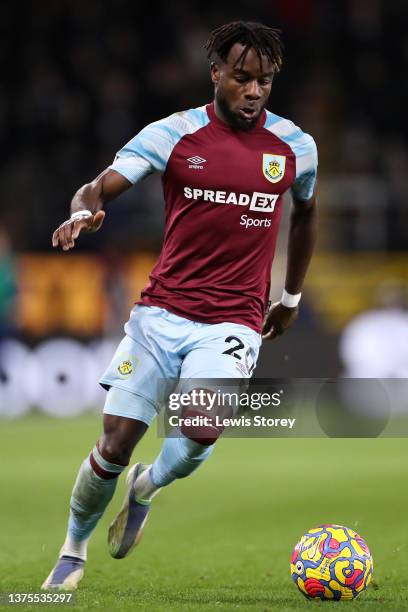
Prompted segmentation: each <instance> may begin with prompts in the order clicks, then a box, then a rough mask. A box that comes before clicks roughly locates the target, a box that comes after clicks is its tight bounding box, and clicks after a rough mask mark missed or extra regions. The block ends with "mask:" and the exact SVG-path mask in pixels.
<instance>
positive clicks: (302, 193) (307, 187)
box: [291, 132, 318, 202]
mask: <svg viewBox="0 0 408 612" xmlns="http://www.w3.org/2000/svg"><path fill="white" fill-rule="evenodd" d="M295 153H296V178H295V181H294V183H293V185H292V187H291V192H292V197H293V198H294V199H295V200H300V201H301V202H306V201H307V200H310V198H311V197H312V195H313V192H314V189H315V185H316V179H317V163H318V160H317V147H316V143H315V141H314V140H313V138H312V137H311V136H310V135H309V134H305V133H304V132H302V135H301V137H300V138H299V141H298V145H297V147H296V151H295Z"/></svg>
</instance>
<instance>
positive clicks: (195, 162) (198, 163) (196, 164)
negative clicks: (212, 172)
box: [187, 155, 207, 170]
mask: <svg viewBox="0 0 408 612" xmlns="http://www.w3.org/2000/svg"><path fill="white" fill-rule="evenodd" d="M187 161H189V162H190V165H189V168H193V170H203V169H204V166H203V165H202V164H204V163H205V162H206V161H207V160H206V159H204V157H200V156H199V155H194V156H193V157H188V158H187Z"/></svg>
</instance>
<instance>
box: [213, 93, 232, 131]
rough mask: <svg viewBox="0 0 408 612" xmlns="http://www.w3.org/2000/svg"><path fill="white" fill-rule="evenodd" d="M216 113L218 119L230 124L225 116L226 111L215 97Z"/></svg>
mask: <svg viewBox="0 0 408 612" xmlns="http://www.w3.org/2000/svg"><path fill="white" fill-rule="evenodd" d="M214 113H215V115H216V117H217V119H219V120H220V121H222V122H223V123H225V124H226V125H229V121H228V119H227V117H226V116H225V113H224V112H223V110H222V108H221V106H220V105H219V103H218V101H217V98H214Z"/></svg>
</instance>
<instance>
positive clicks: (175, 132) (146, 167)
mask: <svg viewBox="0 0 408 612" xmlns="http://www.w3.org/2000/svg"><path fill="white" fill-rule="evenodd" d="M208 121H209V119H208V117H207V113H206V111H205V108H204V107H202V108H196V109H190V110H187V111H182V112H180V113H174V114H173V115H170V117H166V118H165V119H161V120H160V121H155V122H154V123H150V124H149V125H147V126H146V127H145V128H143V130H141V131H140V132H139V133H138V134H137V135H136V136H135V137H134V138H132V140H130V141H129V142H128V143H127V144H126V145H125V146H124V147H123V148H122V149H121V150H120V151H118V153H117V155H116V157H115V159H114V161H113V163H112V164H111V165H110V166H109V167H110V168H111V169H112V170H116V172H119V173H120V174H122V175H123V176H124V177H125V178H127V179H128V181H130V182H131V183H133V184H134V183H137V182H138V181H140V180H141V179H143V178H144V177H145V176H147V175H148V174H151V173H152V172H164V171H165V169H166V166H167V162H168V160H169V158H170V155H171V153H172V151H173V149H174V147H175V146H176V144H177V143H178V142H179V140H180V139H181V138H182V137H183V136H184V135H185V134H191V133H193V132H195V131H196V130H198V129H200V128H201V127H204V125H206V124H207V123H208Z"/></svg>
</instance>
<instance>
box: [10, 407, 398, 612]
mask: <svg viewBox="0 0 408 612" xmlns="http://www.w3.org/2000/svg"><path fill="white" fill-rule="evenodd" d="M99 430H100V423H99V419H98V418H97V417H95V416H90V415H89V416H84V417H81V418H78V419H75V420H53V419H48V418H46V417H42V416H40V415H32V416H30V417H28V418H26V419H24V420H22V421H15V422H4V421H3V422H1V423H0V456H1V459H2V460H1V473H0V474H1V475H0V482H1V504H0V507H1V517H2V520H1V532H0V535H1V538H0V541H1V547H0V591H18V592H22V591H38V590H39V587H40V585H41V583H42V581H43V580H44V578H45V577H46V575H47V574H48V573H49V571H50V569H51V567H52V565H53V564H54V562H55V559H56V556H57V553H58V550H59V547H60V545H61V543H62V540H63V537H64V533H65V526H66V518H67V506H68V501H69V496H70V491H71V488H72V484H73V481H74V477H75V474H76V471H77V468H78V466H79V464H80V462H81V461H82V459H83V457H84V456H85V455H86V453H87V452H88V451H89V449H90V448H91V446H92V444H93V442H94V441H95V439H96V438H97V436H98V435H99ZM160 444H161V441H160V440H159V439H158V438H157V437H156V432H155V430H154V428H153V429H152V431H151V432H149V434H148V435H147V436H146V437H145V439H144V440H143V441H142V443H141V444H140V446H139V449H138V450H137V451H136V453H135V457H140V458H142V459H143V460H145V461H150V460H152V459H153V458H154V456H155V454H156V453H157V451H158V449H159V448H160ZM407 450H408V440H405V439H373V440H370V439H365V440H356V439H353V440H342V439H298V440H296V439H291V440H284V439H276V440H267V439H258V440H238V439H235V440H234V439H228V440H222V441H220V442H219V443H218V447H217V448H216V451H215V453H214V455H213V456H212V457H211V459H210V460H209V461H208V462H207V464H206V465H205V466H203V467H202V468H200V470H199V471H198V472H197V473H195V474H194V475H193V476H191V477H190V478H188V479H185V480H183V481H180V482H176V483H174V484H173V485H172V486H170V487H169V488H168V489H167V490H165V491H163V492H162V493H160V495H158V496H157V498H156V499H155V501H154V504H153V507H152V512H151V517H150V519H149V523H148V525H147V528H146V533H145V536H144V539H143V540H142V543H141V545H140V547H139V548H138V549H137V550H135V551H134V553H133V554H132V555H131V556H130V557H129V558H128V559H124V560H121V561H117V560H113V559H111V558H110V557H109V555H108V553H107V548H106V543H105V540H106V533H107V526H108V524H109V522H110V521H111V520H112V517H113V516H114V514H115V511H116V510H117V509H118V506H119V505H120V503H121V497H122V491H123V482H121V483H120V486H119V490H118V491H117V493H116V496H115V499H114V501H113V503H112V505H111V506H110V507H109V508H108V511H107V512H106V515H105V516H104V518H103V520H102V521H101V524H100V525H99V526H98V528H97V530H96V532H95V534H94V536H93V539H92V541H91V545H90V550H89V561H88V566H87V569H86V574H85V577H84V579H83V581H82V583H81V586H80V589H79V590H78V591H77V594H76V603H75V604H74V605H71V606H69V607H68V608H67V609H68V610H90V611H93V610H149V611H150V610H153V611H156V610H157V611H163V612H164V611H166V612H168V611H178V610H183V611H187V610H197V611H198V610H202V611H204V610H205V611H208V612H209V611H213V610H245V611H246V610H256V611H261V612H262V611H264V610H265V611H266V610H282V611H286V610H302V609H309V610H310V609H313V610H314V609H315V607H313V606H321V605H323V606H329V607H330V609H331V606H332V605H335V606H340V607H342V606H344V605H346V606H348V607H350V606H351V607H354V606H358V609H360V610H381V611H383V610H393V611H394V612H395V611H400V610H408V603H407V602H408V586H407V575H408V555H407V536H408V530H407V510H406V509H407V505H408V462H407ZM330 522H335V523H340V524H345V525H347V526H349V527H352V528H355V529H356V530H357V531H358V532H359V533H360V534H361V535H362V536H363V537H364V538H365V539H366V540H367V542H368V544H369V546H370V548H371V551H372V554H373V557H374V585H373V586H371V587H370V588H369V589H368V590H367V592H366V593H363V594H362V595H361V597H360V598H359V599H357V600H356V601H355V602H351V603H349V602H340V603H336V604H330V603H327V604H326V603H323V604H322V603H321V602H309V601H307V600H305V599H304V598H303V597H302V595H301V594H300V593H299V592H298V591H297V589H296V587H295V585H294V584H293V583H292V580H291V578H290V575H289V557H290V553H291V551H292V548H293V546H294V544H295V543H296V541H297V540H298V539H299V537H300V536H301V535H302V533H303V532H304V531H305V530H306V529H308V528H309V527H312V526H314V525H317V524H320V523H330ZM37 607H38V606H37ZM18 608H19V609H20V610H23V609H34V608H35V606H19V607H18Z"/></svg>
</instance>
